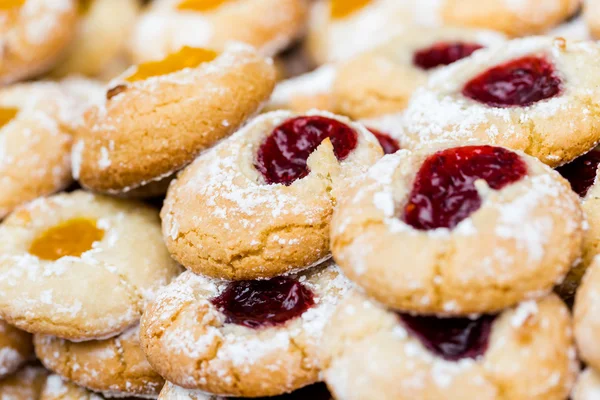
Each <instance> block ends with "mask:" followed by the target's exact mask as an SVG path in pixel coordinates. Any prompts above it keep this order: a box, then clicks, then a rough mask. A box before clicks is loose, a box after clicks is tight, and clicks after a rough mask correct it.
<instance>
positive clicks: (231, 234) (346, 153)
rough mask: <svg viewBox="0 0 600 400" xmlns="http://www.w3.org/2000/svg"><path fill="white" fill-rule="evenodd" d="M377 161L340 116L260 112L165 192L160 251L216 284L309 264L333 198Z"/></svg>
mask: <svg viewBox="0 0 600 400" xmlns="http://www.w3.org/2000/svg"><path fill="white" fill-rule="evenodd" d="M381 156H382V151H381V148H380V146H379V145H378V144H377V142H376V140H375V139H374V138H373V135H371V134H370V133H369V132H368V131H367V130H366V129H365V128H364V127H362V126H360V125H359V124H355V123H352V122H350V120H348V119H346V118H343V117H339V116H335V115H333V114H329V113H326V112H320V111H314V112H312V111H311V112H309V113H307V114H303V115H299V114H295V113H292V112H289V111H275V112H271V113H267V114H263V115H261V116H260V117H257V118H256V119H254V120H253V121H251V122H250V123H249V124H248V125H246V126H245V127H244V128H243V129H241V130H240V131H238V132H237V133H236V134H234V135H233V136H232V137H230V138H229V139H227V140H226V141H224V142H222V143H221V144H220V145H218V146H216V147H215V148H213V149H211V150H210V151H208V152H206V153H204V154H202V155H201V156H200V157H198V158H197V159H196V161H195V162H194V163H193V164H192V165H191V166H190V167H188V168H187V169H186V170H184V171H183V172H182V173H181V174H180V175H179V177H178V178H177V180H176V181H174V182H173V184H172V185H171V186H170V188H169V191H168V193H167V197H166V199H165V204H164V207H163V209H162V211H161V217H162V222H163V235H164V238H165V242H166V244H167V247H168V248H169V251H170V252H171V255H172V256H173V258H174V259H175V260H177V261H178V262H179V263H181V264H182V265H183V266H185V267H186V268H188V269H190V270H192V271H194V272H196V273H199V274H203V275H208V276H211V277H215V278H222V279H232V280H241V279H259V278H268V277H273V276H278V275H281V274H283V273H286V272H292V271H294V270H300V269H304V268H307V267H309V266H312V265H315V264H317V263H319V262H320V261H322V260H323V259H325V258H328V257H329V256H330V253H329V222H330V219H331V215H332V213H333V209H334V207H335V205H336V202H337V196H338V193H339V191H340V190H342V189H344V187H345V186H347V185H348V183H349V182H351V181H352V180H353V179H355V178H356V177H357V176H358V175H360V174H361V173H363V172H364V171H365V170H366V169H367V168H368V167H369V166H370V165H372V164H373V163H375V162H376V161H377V160H378V159H379V158H380V157H381ZM192 216H193V218H192Z"/></svg>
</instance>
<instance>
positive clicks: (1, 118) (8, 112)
mask: <svg viewBox="0 0 600 400" xmlns="http://www.w3.org/2000/svg"><path fill="white" fill-rule="evenodd" d="M18 113H19V109H18V108H4V107H0V128H2V127H3V126H4V125H6V124H8V123H9V122H10V121H12V120H13V118H15V117H16V116H17V114H18Z"/></svg>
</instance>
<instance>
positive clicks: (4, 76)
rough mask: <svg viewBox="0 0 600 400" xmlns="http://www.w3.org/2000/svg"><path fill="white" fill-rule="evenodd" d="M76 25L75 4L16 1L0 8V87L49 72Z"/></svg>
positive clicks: (63, 0) (49, 0)
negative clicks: (0, 48)
mask: <svg viewBox="0 0 600 400" xmlns="http://www.w3.org/2000/svg"><path fill="white" fill-rule="evenodd" d="M76 25H77V5H76V2H75V0H16V1H4V2H3V4H2V5H1V6H0V36H1V37H2V39H1V40H0V43H1V45H2V49H3V50H2V54H0V84H7V83H11V82H15V81H18V80H22V79H25V78H31V77H34V76H36V75H39V74H41V73H43V72H45V71H47V70H48V69H50V68H51V67H52V66H53V65H54V63H56V61H57V60H58V58H59V57H60V56H61V54H62V52H63V51H64V49H65V48H66V47H67V46H68V45H69V42H70V41H71V38H72V36H73V34H74V32H75V27H76Z"/></svg>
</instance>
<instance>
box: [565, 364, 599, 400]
mask: <svg viewBox="0 0 600 400" xmlns="http://www.w3.org/2000/svg"><path fill="white" fill-rule="evenodd" d="M599 398H600V375H598V373H597V372H596V371H595V370H594V369H592V368H587V369H586V370H585V371H583V372H582V373H581V374H579V377H578V378H577V384H576V385H575V388H573V393H571V399H573V400H595V399H599Z"/></svg>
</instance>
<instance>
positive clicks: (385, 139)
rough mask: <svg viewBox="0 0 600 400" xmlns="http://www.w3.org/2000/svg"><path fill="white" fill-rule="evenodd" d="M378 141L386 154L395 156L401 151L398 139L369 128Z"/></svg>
mask: <svg viewBox="0 0 600 400" xmlns="http://www.w3.org/2000/svg"><path fill="white" fill-rule="evenodd" d="M367 129H368V130H369V131H370V132H371V133H372V134H373V135H374V136H375V138H376V139H377V141H378V142H379V145H380V146H381V148H382V149H383V153H384V154H393V153H395V152H397V151H398V150H400V144H399V143H398V141H397V140H396V139H394V138H393V137H391V136H390V135H388V134H387V133H383V132H381V131H378V130H377V129H373V128H367Z"/></svg>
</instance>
